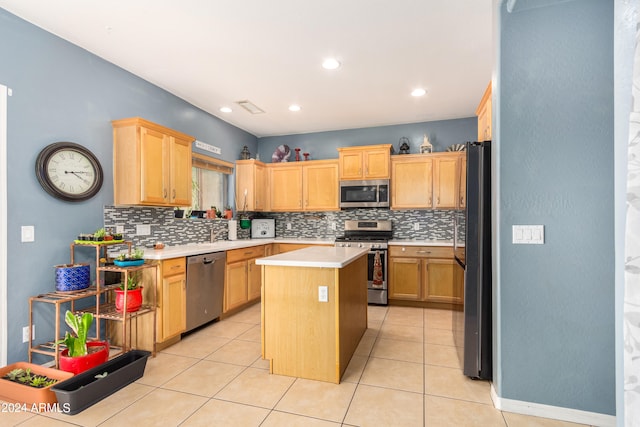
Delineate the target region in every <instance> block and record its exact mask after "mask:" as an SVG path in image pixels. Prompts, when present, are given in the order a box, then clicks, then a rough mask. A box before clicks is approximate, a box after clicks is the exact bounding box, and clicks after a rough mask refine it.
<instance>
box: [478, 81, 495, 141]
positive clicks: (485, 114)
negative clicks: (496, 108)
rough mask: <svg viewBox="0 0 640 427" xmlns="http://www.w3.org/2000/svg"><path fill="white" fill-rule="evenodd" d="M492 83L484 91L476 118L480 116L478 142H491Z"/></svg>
mask: <svg viewBox="0 0 640 427" xmlns="http://www.w3.org/2000/svg"><path fill="white" fill-rule="evenodd" d="M491 114H492V113H491V82H489V86H487V89H486V90H485V91H484V95H482V99H481V100H480V104H479V105H478V108H476V116H478V141H490V140H491Z"/></svg>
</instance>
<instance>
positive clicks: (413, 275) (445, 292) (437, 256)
mask: <svg viewBox="0 0 640 427" xmlns="http://www.w3.org/2000/svg"><path fill="white" fill-rule="evenodd" d="M454 267H455V260H454V259H453V249H452V248H449V247H429V246H391V247H390V248H389V299H392V300H394V299H395V300H405V301H420V302H432V303H448V304H462V303H463V286H462V283H460V281H459V280H456V279H455V278H454Z"/></svg>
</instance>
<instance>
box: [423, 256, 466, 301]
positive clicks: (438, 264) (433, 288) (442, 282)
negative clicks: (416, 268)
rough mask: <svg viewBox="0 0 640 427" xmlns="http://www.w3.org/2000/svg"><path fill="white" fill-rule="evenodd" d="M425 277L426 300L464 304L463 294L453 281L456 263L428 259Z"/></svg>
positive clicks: (447, 260)
mask: <svg viewBox="0 0 640 427" xmlns="http://www.w3.org/2000/svg"><path fill="white" fill-rule="evenodd" d="M424 263H425V264H426V275H425V296H426V298H425V300H426V301H429V302H446V303H454V304H462V294H461V291H460V289H458V286H456V284H455V282H454V279H453V269H454V263H455V261H453V260H450V259H427V260H424Z"/></svg>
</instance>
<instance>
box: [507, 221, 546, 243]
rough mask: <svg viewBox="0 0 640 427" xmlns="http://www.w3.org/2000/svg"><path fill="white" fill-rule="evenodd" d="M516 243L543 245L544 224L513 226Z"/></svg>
mask: <svg viewBox="0 0 640 427" xmlns="http://www.w3.org/2000/svg"><path fill="white" fill-rule="evenodd" d="M512 232H513V244H514V245H543V244H544V225H514V226H512Z"/></svg>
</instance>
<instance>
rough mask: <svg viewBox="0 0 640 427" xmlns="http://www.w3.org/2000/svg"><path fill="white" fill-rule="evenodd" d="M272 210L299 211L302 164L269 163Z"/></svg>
mask: <svg viewBox="0 0 640 427" xmlns="http://www.w3.org/2000/svg"><path fill="white" fill-rule="evenodd" d="M269 181H270V187H271V210H272V211H275V212H277V211H301V210H302V208H303V205H302V164H301V163H300V162H294V163H276V164H273V165H269Z"/></svg>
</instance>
